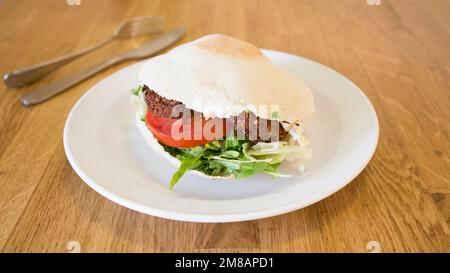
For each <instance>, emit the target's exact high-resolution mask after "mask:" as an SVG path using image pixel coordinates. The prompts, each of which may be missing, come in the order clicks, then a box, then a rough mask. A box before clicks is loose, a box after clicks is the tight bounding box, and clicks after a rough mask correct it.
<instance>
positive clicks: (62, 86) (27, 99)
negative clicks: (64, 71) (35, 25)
mask: <svg viewBox="0 0 450 273" xmlns="http://www.w3.org/2000/svg"><path fill="white" fill-rule="evenodd" d="M185 33H186V29H185V28H184V27H179V28H176V29H174V30H172V31H170V32H167V33H165V34H163V35H161V36H160V37H158V38H156V39H155V40H152V41H150V42H148V43H145V44H143V45H141V46H139V47H138V48H135V49H133V50H130V51H127V52H124V53H121V54H119V55H116V56H114V57H112V58H111V59H109V60H107V61H103V62H101V63H99V64H97V65H94V66H93V67H91V68H88V69H85V70H83V71H80V72H77V73H76V74H74V75H72V76H69V77H67V78H64V79H61V80H58V81H56V82H54V83H51V84H49V85H47V86H44V87H41V88H38V89H36V90H33V91H31V92H30V93H28V94H27V95H25V96H23V97H22V98H21V99H20V102H21V103H22V105H24V106H30V105H33V104H38V103H41V102H43V101H45V100H48V99H49V98H51V97H53V96H55V95H57V94H59V93H62V92H63V91H64V90H66V89H67V88H69V87H72V86H74V85H76V84H77V83H79V82H81V81H83V80H85V79H87V78H89V77H91V76H93V75H95V74H97V73H98V72H100V71H102V70H103V69H105V68H107V67H109V66H111V65H114V64H117V63H120V62H123V61H127V60H132V59H140V58H144V57H149V56H152V55H154V54H156V53H158V52H159V51H161V50H163V49H165V48H167V47H169V46H170V45H172V44H173V43H175V42H176V41H178V40H179V39H180V38H181V37H182V36H183V35H184V34H185Z"/></svg>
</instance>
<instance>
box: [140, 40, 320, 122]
mask: <svg viewBox="0 0 450 273" xmlns="http://www.w3.org/2000/svg"><path fill="white" fill-rule="evenodd" d="M139 81H140V83H141V84H145V85H147V86H148V87H150V88H151V89H152V90H154V91H155V92H156V93H158V94H159V95H161V96H163V97H166V98H168V99H173V100H177V101H180V102H182V103H184V104H185V105H186V107H187V108H190V109H193V110H195V111H198V112H201V113H203V114H204V115H205V117H220V118H226V117H230V116H237V115H239V114H240V113H242V112H243V111H251V112H253V113H255V114H256V115H257V116H259V117H261V118H268V119H279V120H281V121H288V122H300V121H301V120H302V119H303V118H304V117H305V116H307V115H309V114H311V113H312V112H314V110H315V108H314V102H313V95H312V92H311V90H310V89H309V87H308V86H307V85H306V84H305V83H304V82H303V81H302V80H301V79H300V78H298V77H296V76H293V75H291V74H289V73H288V72H286V71H284V70H283V69H281V68H280V67H278V66H277V65H275V64H274V63H272V62H271V61H270V60H269V59H268V58H267V57H266V56H265V55H264V54H263V53H262V52H261V51H260V50H259V48H257V47H255V46H254V45H252V44H249V43H247V42H244V41H241V40H239V39H236V38H233V37H229V36H225V35H221V34H212V35H207V36H204V37H201V38H199V39H197V40H195V41H192V42H190V43H187V44H183V45H180V46H178V47H176V48H174V49H172V50H171V51H169V52H168V53H166V54H163V55H160V56H157V57H155V58H152V59H149V60H148V61H147V62H146V63H145V64H144V65H143V67H142V69H141V71H140V73H139ZM264 106H267V108H266V110H263V108H264ZM274 109H275V110H274ZM275 111H276V115H274V112H275Z"/></svg>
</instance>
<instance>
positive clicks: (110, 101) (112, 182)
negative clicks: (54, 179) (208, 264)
mask: <svg viewBox="0 0 450 273" xmlns="http://www.w3.org/2000/svg"><path fill="white" fill-rule="evenodd" d="M264 54H266V55H267V56H268V57H269V58H270V59H271V60H272V61H273V62H275V63H276V64H278V65H280V66H281V67H282V68H284V69H286V70H288V71H289V72H291V73H292V74H294V75H298V76H299V77H301V78H302V79H303V80H304V81H305V82H306V83H307V84H308V85H309V86H310V87H311V89H312V90H313V93H314V97H315V104H316V113H314V114H313V115H312V116H311V117H310V118H309V119H308V120H306V124H305V129H306V135H307V136H308V138H309V139H310V141H311V148H312V150H313V158H312V160H311V161H310V162H309V163H308V164H307V170H306V172H305V173H303V174H298V175H295V176H294V177H292V178H282V179H271V178H270V177H268V176H265V175H263V174H260V175H259V174H258V175H256V176H254V177H251V178H248V179H244V180H238V181H226V180H225V181H222V180H210V179H206V178H201V177H199V176H196V175H193V174H190V173H187V174H186V175H185V176H184V177H183V178H182V179H181V180H180V181H179V182H178V184H177V185H176V186H175V187H174V189H173V190H172V191H169V189H168V183H169V181H170V178H171V176H172V174H173V173H174V172H175V171H176V169H175V167H173V166H172V165H171V164H170V163H169V162H167V160H165V159H164V158H162V157H161V156H159V155H157V154H156V153H155V152H153V150H151V148H150V147H149V146H147V144H146V142H145V140H144V139H143V136H142V135H141V134H140V132H139V131H138V128H137V126H136V123H135V118H134V117H135V114H134V111H133V109H132V108H131V105H130V93H131V91H130V90H131V89H133V88H135V87H136V86H137V85H138V79H137V75H138V71H139V68H140V67H141V65H142V62H141V63H137V64H134V65H131V66H129V67H127V68H125V69H122V70H120V71H118V72H116V73H114V74H113V75H111V76H109V77H108V78H106V79H104V80H102V81H101V82H99V83H97V84H96V85H95V86H94V87H92V88H91V89H90V90H89V91H88V92H87V93H86V94H85V95H84V96H83V97H82V98H81V99H80V100H79V101H78V102H77V104H76V105H75V106H74V107H73V109H72V111H71V112H70V114H69V117H68V118H67V121H66V125H65V128H64V148H65V151H66V155H67V158H68V159H69V162H70V164H71V165H72V167H73V169H74V170H75V171H76V172H77V174H78V175H79V176H80V177H81V178H82V179H83V180H84V181H85V182H86V183H87V184H88V185H89V186H90V187H92V188H93V189H94V190H95V191H97V192H98V193H100V194H101V195H103V196H105V197H106V198H108V199H110V200H112V201H114V202H116V203H118V204H121V205H123V206H125V207H128V208H130V209H133V210H136V211H140V212H143V213H146V214H150V215H154V216H159V217H164V218H169V219H174V220H184V221H195V222H232V221H243V220H252V219H258V218H264V217H269V216H274V215H279V214H282V213H286V212H290V211H293V210H296V209H300V208H303V207H305V206H308V205H311V204H313V203H315V202H317V201H319V200H321V199H324V198H326V197H328V196H329V195H331V194H333V193H335V192H336V191H338V190H339V189H341V188H342V187H344V186H345V185H347V184H348V183H349V182H350V181H351V180H352V179H354V178H355V177H356V176H357V175H358V174H359V173H360V172H361V171H362V170H363V168H364V167H365V166H366V165H367V163H368V162H369V160H370V158H371V157H372V154H373V153H374V151H375V148H376V145H377V141H378V121H377V116H376V113H375V111H374V109H373V107H372V105H371V103H370V101H369V100H368V99H367V97H366V96H365V95H364V94H363V93H362V92H361V90H360V89H359V88H358V87H357V86H356V85H355V84H353V83H352V82H351V81H350V80H348V79H347V78H345V77H344V76H342V75H341V74H339V73H337V72H336V71H334V70H332V69H330V68H327V67H325V66H323V65H321V64H318V63H315V62H313V61H310V60H307V59H304V58H302V57H298V56H294V55H291V54H286V53H282V52H276V51H270V50H264ZM186 91H187V92H188V90H186Z"/></svg>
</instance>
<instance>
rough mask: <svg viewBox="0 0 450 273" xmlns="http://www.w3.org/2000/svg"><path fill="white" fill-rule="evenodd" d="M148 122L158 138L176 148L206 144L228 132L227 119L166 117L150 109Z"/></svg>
mask: <svg viewBox="0 0 450 273" xmlns="http://www.w3.org/2000/svg"><path fill="white" fill-rule="evenodd" d="M146 123H147V127H148V129H149V130H150V131H151V132H152V134H153V136H155V138H156V139H158V140H159V141H160V142H161V143H163V144H165V145H167V146H170V147H175V148H191V147H195V146H200V145H205V144H207V143H209V142H211V141H214V140H217V139H220V138H222V137H223V136H224V135H225V133H226V121H225V119H216V120H205V119H204V118H203V117H197V116H194V117H193V118H190V119H183V118H181V119H175V118H164V117H159V116H156V115H154V114H153V113H152V112H151V111H150V110H148V111H147V120H146ZM217 125H219V126H217ZM205 128H206V129H207V130H205ZM216 128H218V130H216ZM205 131H206V132H205Z"/></svg>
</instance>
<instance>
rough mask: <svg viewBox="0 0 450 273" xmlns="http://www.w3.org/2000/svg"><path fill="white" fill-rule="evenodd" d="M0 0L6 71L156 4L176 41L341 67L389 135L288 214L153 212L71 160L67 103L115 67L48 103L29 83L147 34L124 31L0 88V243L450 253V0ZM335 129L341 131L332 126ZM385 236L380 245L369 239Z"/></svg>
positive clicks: (15, 247) (65, 49) (99, 34)
mask: <svg viewBox="0 0 450 273" xmlns="http://www.w3.org/2000/svg"><path fill="white" fill-rule="evenodd" d="M380 1H381V5H368V4H367V2H366V0H342V1H329V0H305V1H294V0H293V1H280V0H277V1H234V0H230V1H228V0H223V1H207V0H205V1H203V0H192V1H182V0H180V1H167V0H160V1H125V0H123V1H106V0H95V1H93V0H81V5H80V6H69V5H67V4H66V1H64V0H53V1H27V0H14V1H13V0H4V1H0V18H1V19H0V29H1V30H2V31H1V32H0V52H1V53H2V54H1V55H2V56H1V59H0V72H1V73H5V72H7V71H10V70H13V69H17V68H22V67H25V66H29V65H32V64H34V63H37V62H40V61H45V60H47V59H50V58H53V57H56V56H59V55H62V54H66V53H69V52H72V51H74V50H77V49H80V48H83V47H86V46H88V45H91V44H93V43H95V42H98V41H100V40H101V39H103V38H105V37H106V36H107V35H109V33H111V32H112V31H113V29H114V28H115V27H116V25H118V24H119V23H120V22H122V21H124V20H126V19H128V18H131V17H134V16H138V15H161V16H164V17H165V18H166V22H167V28H170V27H174V26H177V25H184V26H186V27H187V28H188V29H189V31H188V34H187V36H185V37H184V38H183V40H182V41H181V42H180V43H183V42H187V41H190V40H192V39H195V38H197V37H200V36H202V35H205V34H208V33H214V32H217V33H224V34H228V35H233V36H236V37H238V38H241V39H245V40H247V41H249V42H251V43H254V44H256V45H258V46H260V47H263V48H271V49H276V50H281V51H287V52H291V53H294V54H298V55H302V56H304V57H306V58H310V59H312V60H315V61H318V62H320V63H323V64H325V65H327V66H330V67H332V68H334V69H336V70H337V71H339V72H341V73H342V74H344V75H345V76H347V77H348V78H349V79H351V80H352V81H354V82H355V83H356V84H357V85H358V86H360V87H361V89H362V90H364V92H365V93H366V95H367V96H368V97H369V98H370V100H371V101H372V103H373V104H374V106H375V109H376V111H377V114H378V118H379V120H380V141H379V144H378V148H377V151H376V153H375V155H374V157H373V159H372V161H371V162H370V163H369V165H368V166H367V168H366V169H365V170H364V171H363V172H362V173H361V174H360V175H359V176H358V177H357V178H356V179H355V180H354V181H353V182H352V183H351V184H350V185H348V186H347V187H345V188H344V189H343V190H341V191H339V192H338V193H336V194H335V195H333V196H331V197H329V198H327V199H325V200H323V201H321V202H319V203H316V204H314V205H312V206H310V207H307V208H305V209H302V210H299V211H295V212H292V213H289V214H285V215H281V216H278V217H272V218H269V219H263V220H258V221H248V222H241V223H227V224H198V223H188V222H177V221H170V220H165V219H160V218H156V217H151V216H147V215H144V214H141V213H138V212H134V211H132V210H129V209H126V208H124V207H121V206H119V205H117V204H115V203H113V202H111V201H109V200H107V199H105V198H103V197H102V196H100V195H99V194H97V193H96V192H94V191H93V190H92V189H90V188H89V187H88V186H87V185H86V184H85V183H83V181H82V180H81V179H80V178H79V177H78V176H77V174H76V173H75V172H74V171H73V170H72V168H71V167H70V165H69V163H68V162H67V160H66V156H65V154H64V150H63V143H62V133H63V125H64V121H65V119H66V117H67V114H68V112H69V111H70V109H71V108H72V106H73V105H74V103H75V102H76V101H77V100H78V98H79V97H80V96H81V95H82V94H83V93H84V92H85V91H86V90H87V89H89V88H90V87H91V86H92V85H93V84H95V83H96V82H97V81H99V80H101V79H103V78H104V77H106V76H108V75H110V74H111V73H112V72H114V71H117V70H119V69H121V68H123V67H125V66H127V65H129V64H131V62H129V63H125V64H122V65H117V66H114V67H112V68H110V69H107V70H105V71H103V72H102V73H100V74H98V75H96V76H95V77H93V78H91V79H89V80H87V81H85V82H83V83H81V84H79V85H77V86H76V87H74V88H71V89H70V90H69V91H67V92H66V93H64V94H62V95H60V96H58V97H57V98H54V99H53V100H51V101H48V102H46V103H44V104H41V105H38V106H35V107H30V108H25V107H23V106H21V105H20V104H19V98H20V96H21V95H23V94H25V93H27V92H28V91H30V90H32V89H34V88H36V87H38V86H43V85H46V84H48V83H50V82H52V81H54V80H55V79H58V78H61V77H64V76H66V75H68V74H70V73H72V72H74V71H77V70H79V69H82V68H85V67H87V66H90V65H92V64H94V63H96V62H98V61H100V60H102V59H104V58H107V57H108V56H111V55H112V54H113V53H116V52H119V51H123V50H126V49H129V48H132V47H133V46H136V45H138V44H139V43H141V42H142V41H144V40H146V39H148V37H143V38H139V39H134V40H128V41H118V42H115V43H113V44H111V45H109V46H107V47H106V48H104V49H102V50H99V51H97V52H95V53H94V54H90V55H88V56H86V57H83V58H82V59H80V60H78V61H76V62H75V63H72V64H70V65H68V66H66V67H64V68H63V69H61V70H60V71H58V72H57V73H54V74H53V75H51V76H50V77H48V78H46V79H45V80H43V81H42V82H39V83H36V84H34V85H32V86H29V87H26V88H22V89H19V90H8V89H7V88H6V87H5V86H4V85H3V84H2V85H1V87H0V97H1V99H0V140H1V141H0V250H2V251H4V252H15V251H19V252H29V251H31V252H41V251H44V252H66V251H67V250H66V247H67V244H68V242H70V241H78V242H79V243H80V246H81V251H82V252H94V251H99V252H125V251H126V252H128V251H133V252H141V251H145V252H148V251H149V252H158V251H166V252H171V251H213V252H215V251H233V252H243V251H250V252H254V251H255V252H257V251H275V252H299V251H307V252H317V251H318V252H328V251H339V252H341V251H349V252H368V250H367V248H366V247H367V244H368V243H369V242H371V241H376V242H378V243H379V245H380V248H381V250H382V251H384V252H391V251H395V252H403V251H406V252H423V251H424V252H432V251H438V252H449V251H450V236H449V235H450V228H449V224H450V75H449V74H450V16H448V14H449V13H450V1H448V0H430V1H420V0H417V1H413V0H380ZM369 2H370V3H372V2H373V3H375V2H376V1H369ZM330 137H332V136H330ZM374 244H375V245H376V243H374Z"/></svg>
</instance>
